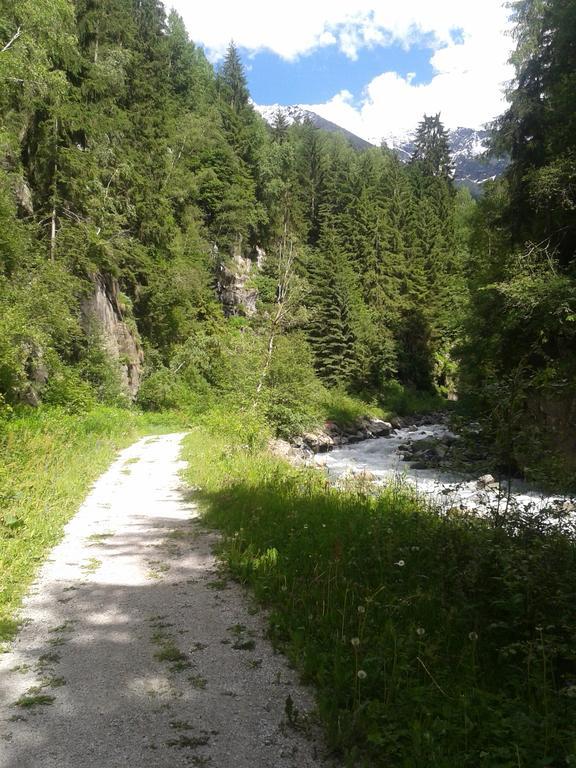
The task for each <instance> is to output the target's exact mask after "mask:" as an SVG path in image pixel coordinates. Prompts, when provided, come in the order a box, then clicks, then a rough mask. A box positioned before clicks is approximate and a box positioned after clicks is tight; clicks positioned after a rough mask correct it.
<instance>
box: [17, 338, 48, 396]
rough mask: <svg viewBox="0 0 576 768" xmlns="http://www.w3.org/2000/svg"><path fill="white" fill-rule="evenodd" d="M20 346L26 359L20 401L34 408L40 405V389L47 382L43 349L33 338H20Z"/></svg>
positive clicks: (46, 368)
mask: <svg viewBox="0 0 576 768" xmlns="http://www.w3.org/2000/svg"><path fill="white" fill-rule="evenodd" d="M20 348H21V350H22V352H23V354H24V356H25V359H26V377H27V383H26V388H25V389H24V390H23V391H22V392H21V394H20V401H21V402H22V403H25V404H26V405H31V406H33V407H34V408H36V407H37V406H39V405H40V402H41V400H42V390H43V389H44V387H45V386H46V384H47V382H48V367H47V365H46V362H45V360H44V350H43V349H42V347H41V346H40V345H39V344H38V343H37V342H36V341H34V340H33V339H29V338H22V339H21V340H20Z"/></svg>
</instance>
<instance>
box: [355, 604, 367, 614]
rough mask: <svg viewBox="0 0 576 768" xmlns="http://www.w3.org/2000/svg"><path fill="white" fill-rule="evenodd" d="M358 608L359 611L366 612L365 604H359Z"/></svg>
mask: <svg viewBox="0 0 576 768" xmlns="http://www.w3.org/2000/svg"><path fill="white" fill-rule="evenodd" d="M356 610H357V611H358V613H366V608H364V606H363V605H359V606H358V608H357V609H356Z"/></svg>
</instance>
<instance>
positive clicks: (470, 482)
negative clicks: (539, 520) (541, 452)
mask: <svg viewBox="0 0 576 768" xmlns="http://www.w3.org/2000/svg"><path fill="white" fill-rule="evenodd" d="M446 437H451V438H452V439H454V438H455V436H454V435H453V434H452V433H451V432H450V431H449V430H448V428H447V427H445V426H443V425H441V424H431V425H427V426H419V427H408V428H403V429H396V430H394V431H393V432H392V433H391V435H390V436H389V437H379V438H376V439H372V440H363V441H362V442H359V443H354V444H351V445H346V446H342V447H340V448H336V449H334V450H333V451H331V452H330V453H321V454H316V456H315V459H314V460H315V463H316V464H317V465H319V466H323V467H325V468H326V470H327V472H328V474H329V476H330V477H331V478H333V479H334V480H335V481H342V480H343V479H344V478H346V477H351V476H358V475H362V474H364V473H365V474H366V475H367V476H368V477H370V479H373V480H374V482H376V483H379V484H384V483H387V482H390V481H396V482H406V483H409V484H411V485H412V486H414V487H415V488H416V489H417V490H418V492H419V493H421V494H422V495H424V496H426V497H428V498H429V499H430V500H431V501H433V502H434V503H435V504H438V505H440V506H441V507H443V508H454V507H456V508H460V509H470V510H472V509H474V510H476V511H477V512H480V513H482V512H489V511H491V512H492V513H494V512H503V511H504V510H505V509H506V508H509V506H510V503H512V504H513V506H514V507H516V508H518V507H522V508H524V509H525V510H531V511H533V512H542V511H543V510H548V509H549V510H555V514H554V515H553V516H554V517H555V518H558V517H559V518H560V519H562V518H564V520H566V518H571V519H572V520H574V519H575V514H574V513H575V511H576V505H575V504H574V503H573V502H572V501H570V500H569V499H568V498H567V497H563V496H551V495H544V494H542V493H541V492H538V491H537V490H536V489H534V488H533V487H531V486H529V485H528V484H526V483H523V482H522V481H520V480H513V481H512V482H511V483H510V486H509V484H508V482H507V481H503V482H502V483H500V484H498V483H497V482H495V483H489V482H488V483H486V481H482V480H480V481H479V478H478V477H474V478H472V477H470V476H466V475H462V474H458V473H456V472H454V471H450V470H449V469H446V468H440V469H413V468H411V467H410V462H409V461H403V460H402V453H401V452H400V450H399V449H400V448H401V446H405V445H406V444H408V443H411V442H417V441H420V440H430V439H431V438H436V439H439V440H442V438H446Z"/></svg>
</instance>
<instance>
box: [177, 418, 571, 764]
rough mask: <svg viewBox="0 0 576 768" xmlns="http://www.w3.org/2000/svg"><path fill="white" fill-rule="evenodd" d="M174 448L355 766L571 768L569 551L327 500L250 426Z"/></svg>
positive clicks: (544, 538)
mask: <svg viewBox="0 0 576 768" xmlns="http://www.w3.org/2000/svg"><path fill="white" fill-rule="evenodd" d="M219 431H220V430H219V427H218V424H217V419H213V421H212V423H211V425H210V429H206V428H197V429H194V430H193V431H192V433H191V435H190V436H189V438H187V442H186V457H187V459H188V460H189V462H190V464H189V469H188V470H187V478H188V480H189V481H190V483H191V484H193V485H194V486H196V487H198V488H199V490H197V491H196V495H197V498H198V500H199V503H200V504H201V506H202V508H203V510H204V514H205V519H206V520H207V522H208V523H209V524H212V525H214V526H217V527H218V528H220V529H221V530H222V531H223V534H224V536H223V542H222V546H221V554H222V556H223V557H224V558H225V560H226V562H227V563H228V565H229V567H230V568H231V570H232V572H233V574H234V575H235V576H236V577H237V578H238V579H240V580H242V581H244V582H246V583H247V584H249V585H250V586H251V587H252V588H253V589H254V590H255V593H256V595H257V596H258V598H259V599H260V600H261V601H262V602H263V603H264V604H266V605H267V606H268V607H269V608H270V629H271V635H272V637H273V639H274V640H275V642H277V643H278V644H279V645H281V646H282V647H284V648H285V649H286V650H287V652H288V653H289V654H290V656H291V657H292V659H293V660H294V661H295V663H296V664H297V665H298V667H299V669H300V670H301V672H302V675H303V677H304V678H305V679H306V680H308V681H310V682H312V683H314V684H315V686H316V688H317V691H318V707H319V714H320V716H321V718H322V720H323V722H324V723H325V725H326V731H327V734H328V739H329V743H330V745H331V746H332V747H333V748H334V749H336V750H337V751H339V752H340V753H341V754H343V755H345V756H346V760H347V763H349V764H350V765H352V764H354V765H359V766H403V767H405V768H428V766H434V767H435V768H455V766H469V767H470V768H472V767H473V768H478V766H487V767H488V766H489V768H512V767H515V768H536V767H537V766H540V767H542V768H543V767H544V766H548V767H552V766H564V765H568V764H571V762H570V761H576V741H575V731H574V724H575V722H576V719H575V715H576V696H575V695H574V694H576V649H575V646H574V637H576V616H575V613H574V610H573V595H574V594H576V547H575V545H574V542H573V541H571V540H569V539H568V538H567V537H565V536H561V535H558V534H555V533H552V532H549V533H546V532H541V531H539V532H537V531H536V530H531V529H530V526H526V527H525V528H522V529H515V530H513V529H510V530H507V529H505V528H503V527H495V526H493V525H491V524H490V523H489V522H488V521H485V520H481V519H478V518H476V517H474V516H472V515H462V514H459V513H456V512H454V513H453V514H440V513H438V512H437V511H436V510H434V509H432V508H430V507H428V506H427V505H426V504H425V503H424V502H423V501H421V500H420V499H418V498H417V497H416V496H415V495H414V494H413V493H412V492H410V490H409V489H407V488H401V487H393V488H389V489H386V490H384V491H383V492H382V493H380V494H379V495H377V496H375V495H372V494H370V493H368V492H366V491H365V490H363V489H362V488H357V489H354V488H352V489H350V490H348V491H345V492H342V491H336V490H334V489H332V488H330V487H329V486H328V484H327V482H326V479H325V477H324V476H323V475H321V474H320V473H318V472H310V471H308V472H305V471H304V472H303V471H298V470H295V469H293V468H290V467H288V466H287V465H286V464H284V463H282V462H281V461H278V460H275V459H273V458H271V457H269V456H267V455H266V454H264V453H263V452H261V450H260V444H261V441H259V440H258V437H257V429H256V427H255V425H254V424H251V425H248V426H247V432H248V433H249V435H248V437H247V435H244V434H242V423H241V422H240V423H238V422H236V426H235V427H234V428H233V429H229V430H228V431H227V434H226V435H225V436H223V435H222V434H218V432H219Z"/></svg>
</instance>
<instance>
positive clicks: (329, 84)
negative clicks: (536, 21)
mask: <svg viewBox="0 0 576 768" xmlns="http://www.w3.org/2000/svg"><path fill="white" fill-rule="evenodd" d="M166 2H167V5H168V6H173V7H174V8H175V9H176V10H177V11H178V12H179V13H180V14H181V15H182V17H183V18H184V21H185V23H186V26H187V29H188V31H189V33H190V37H191V38H192V40H194V42H196V43H198V44H200V45H202V46H203V47H204V49H205V50H206V52H207V55H208V57H209V58H210V60H211V61H212V62H213V63H215V64H217V63H218V62H219V61H220V60H221V59H222V56H223V55H224V52H225V50H226V47H227V45H228V42H229V41H230V40H231V39H234V40H235V42H236V43H237V45H238V46H239V48H240V50H241V54H242V57H243V61H244V63H245V65H246V69H247V76H248V81H249V85H250V89H251V93H252V97H253V99H254V101H255V102H256V103H257V104H263V105H265V104H286V105H288V104H303V105H306V106H308V107H310V108H312V109H314V110H315V111H317V112H318V113H319V114H321V115H323V116H324V117H326V118H327V119H329V120H332V121H333V122H336V123H338V124H340V125H342V126H344V127H345V128H348V130H351V131H353V132H354V133H356V134H358V135H359V136H363V137H364V138H367V139H369V140H374V141H379V140H380V138H382V137H385V136H393V135H398V134H401V133H405V132H406V131H409V130H412V129H413V128H414V126H415V125H416V124H417V122H418V121H419V120H420V118H421V117H422V114H424V113H425V112H426V113H428V114H430V113H435V112H440V113H441V115H442V119H443V121H444V123H445V124H446V125H447V126H448V127H449V128H456V127H458V126H466V127H471V128H477V127H480V126H481V125H483V124H485V123H486V122H488V121H490V120H492V119H493V118H494V117H496V116H497V115H498V114H500V113H501V112H502V111H503V109H504V108H505V106H506V104H505V99H504V96H503V86H504V84H505V83H506V82H507V81H509V80H510V79H511V77H512V70H511V67H510V66H509V65H508V58H509V56H510V53H511V48H512V45H513V40H512V38H511V36H510V35H509V23H508V11H507V10H506V9H505V8H504V7H503V0H290V2H289V3H274V2H271V1H270V0H243V2H242V3H239V2H237V1H235V2H232V0H210V1H209V2H208V3H199V2H198V0H166Z"/></svg>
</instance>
